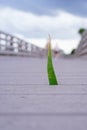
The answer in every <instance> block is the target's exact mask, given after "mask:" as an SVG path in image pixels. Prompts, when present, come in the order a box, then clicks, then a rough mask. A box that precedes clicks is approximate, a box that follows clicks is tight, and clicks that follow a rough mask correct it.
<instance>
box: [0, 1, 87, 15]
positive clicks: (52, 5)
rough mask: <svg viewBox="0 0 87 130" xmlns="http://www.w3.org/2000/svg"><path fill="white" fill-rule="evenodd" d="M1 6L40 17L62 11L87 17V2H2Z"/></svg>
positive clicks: (0, 2)
mask: <svg viewBox="0 0 87 130" xmlns="http://www.w3.org/2000/svg"><path fill="white" fill-rule="evenodd" d="M0 5H2V6H9V7H11V8H14V9H19V10H23V11H26V12H31V13H34V14H38V15H44V14H46V15H54V14H55V11H56V10H58V9H60V10H64V11H67V12H69V13H72V14H77V15H79V16H87V13H86V12H87V6H86V5H87V0H76V1H72V0H0Z"/></svg>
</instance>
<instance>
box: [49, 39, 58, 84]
mask: <svg viewBox="0 0 87 130" xmlns="http://www.w3.org/2000/svg"><path fill="white" fill-rule="evenodd" d="M47 72H48V80H49V85H58V82H57V78H56V75H55V71H54V68H53V63H52V52H51V41H50V40H49V43H48V61H47Z"/></svg>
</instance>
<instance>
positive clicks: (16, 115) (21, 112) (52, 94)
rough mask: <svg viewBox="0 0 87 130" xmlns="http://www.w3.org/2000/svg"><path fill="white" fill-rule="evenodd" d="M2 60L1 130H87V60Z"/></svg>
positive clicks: (0, 84)
mask: <svg viewBox="0 0 87 130" xmlns="http://www.w3.org/2000/svg"><path fill="white" fill-rule="evenodd" d="M54 66H55V70H56V74H57V78H58V80H59V86H53V87H52V86H49V85H48V79H47V73H46V59H39V58H22V57H0V130H87V60H85V59H54Z"/></svg>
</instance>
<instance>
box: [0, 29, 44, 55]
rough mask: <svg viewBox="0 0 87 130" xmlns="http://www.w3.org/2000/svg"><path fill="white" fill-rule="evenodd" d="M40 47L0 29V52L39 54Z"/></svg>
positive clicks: (3, 53) (6, 53)
mask: <svg viewBox="0 0 87 130" xmlns="http://www.w3.org/2000/svg"><path fill="white" fill-rule="evenodd" d="M41 52H42V49H41V48H39V47H37V46H35V45H33V44H32V43H29V42H26V41H24V40H22V39H20V38H18V37H16V36H13V35H10V34H7V33H5V32H2V31H0V54H2V55H21V56H41V55H43V54H42V53H41Z"/></svg>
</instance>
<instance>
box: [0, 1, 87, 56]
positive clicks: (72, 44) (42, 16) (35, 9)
mask: <svg viewBox="0 0 87 130" xmlns="http://www.w3.org/2000/svg"><path fill="white" fill-rule="evenodd" d="M86 12H87V1H86V0H83V1H82V0H76V1H71V0H0V46H1V47H0V48H1V49H0V50H1V51H2V52H1V53H3V51H4V50H7V51H9V50H11V51H12V50H14V52H17V51H18V50H21V52H23V51H24V50H23V49H25V48H26V49H27V48H28V50H33V48H34V49H35V47H36V48H37V50H36V51H38V50H39V48H38V47H40V50H41V48H42V50H43V49H45V48H46V44H47V37H48V34H50V35H51V38H52V48H53V49H54V50H55V52H56V51H59V52H58V53H60V52H61V53H62V54H73V53H75V51H76V52H78V53H79V50H80V51H81V48H82V43H83V41H81V40H82V37H83V32H86V28H87V13H86ZM8 34H10V35H11V36H10V37H9V36H8ZM13 36H15V37H16V38H19V39H20V40H21V39H23V40H22V42H21V41H20V40H19V41H18V39H15V40H14V37H13ZM85 36H87V34H85ZM8 37H9V38H8ZM6 39H7V40H6ZM25 41H26V42H27V44H28V43H30V45H27V44H26V45H24V42H25ZM16 42H17V45H16ZM6 44H7V46H5V45H6ZM9 44H10V45H9ZM19 44H20V45H19ZM22 44H23V45H22ZM32 44H33V45H35V46H33V45H32ZM79 44H81V45H80V47H79V49H78V51H77V48H78V46H79ZM31 45H32V47H30V46H31ZM2 46H3V47H2ZM12 46H13V47H15V49H13V47H12ZM18 46H19V48H20V49H17V48H18ZM29 47H30V48H29ZM34 51H35V50H34Z"/></svg>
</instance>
